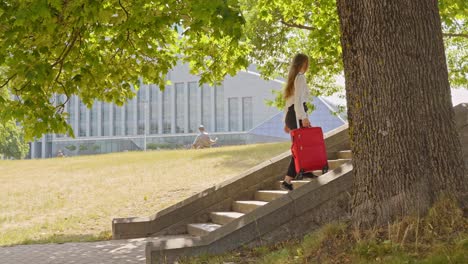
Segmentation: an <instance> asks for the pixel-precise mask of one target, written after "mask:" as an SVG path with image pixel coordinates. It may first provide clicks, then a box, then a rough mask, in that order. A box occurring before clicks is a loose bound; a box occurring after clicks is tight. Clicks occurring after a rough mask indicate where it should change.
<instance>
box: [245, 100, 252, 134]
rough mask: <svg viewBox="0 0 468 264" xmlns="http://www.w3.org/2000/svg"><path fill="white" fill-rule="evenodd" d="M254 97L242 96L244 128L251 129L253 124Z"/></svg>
mask: <svg viewBox="0 0 468 264" xmlns="http://www.w3.org/2000/svg"><path fill="white" fill-rule="evenodd" d="M252 107H253V106H252V97H244V98H242V115H243V116H242V128H243V130H250V129H252V126H253V114H252Z"/></svg>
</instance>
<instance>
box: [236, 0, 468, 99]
mask: <svg viewBox="0 0 468 264" xmlns="http://www.w3.org/2000/svg"><path fill="white" fill-rule="evenodd" d="M240 2H241V7H242V9H243V10H246V11H245V17H246V21H247V23H246V34H247V37H248V39H249V40H250V41H251V44H252V45H253V46H254V47H255V48H254V49H253V50H252V53H251V57H252V58H253V62H254V63H256V64H257V65H258V68H259V69H260V71H261V72H262V74H263V75H264V76H265V77H266V78H271V77H283V78H284V77H285V76H287V71H288V66H289V62H290V59H291V58H292V57H293V56H294V54H296V53H298V52H302V53H305V54H308V55H309V58H310V69H309V72H308V75H307V77H308V78H309V84H310V86H311V89H312V92H313V94H314V95H330V94H332V93H334V92H336V91H337V90H339V89H340V88H338V87H337V86H336V85H334V84H335V80H336V76H337V75H340V74H341V73H342V72H343V64H342V60H341V52H342V50H341V43H340V28H339V20H338V13H337V10H336V1H329V0H240ZM439 9H440V15H441V19H442V21H441V22H442V30H443V33H444V41H445V46H446V55H447V63H448V68H449V78H450V83H451V86H452V87H457V88H459V87H464V88H468V24H467V20H468V11H467V10H468V1H466V0H440V1H439ZM272 103H273V105H276V106H279V107H281V105H282V103H283V100H282V98H281V95H280V94H278V96H277V98H276V101H275V102H272Z"/></svg>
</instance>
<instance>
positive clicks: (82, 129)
mask: <svg viewBox="0 0 468 264" xmlns="http://www.w3.org/2000/svg"><path fill="white" fill-rule="evenodd" d="M79 102H80V103H79V105H80V113H79V136H80V137H86V105H85V104H84V103H83V102H82V101H81V100H79Z"/></svg>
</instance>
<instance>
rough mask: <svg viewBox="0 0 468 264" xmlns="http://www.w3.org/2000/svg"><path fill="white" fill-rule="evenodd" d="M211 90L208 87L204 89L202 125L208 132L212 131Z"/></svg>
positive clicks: (204, 86)
mask: <svg viewBox="0 0 468 264" xmlns="http://www.w3.org/2000/svg"><path fill="white" fill-rule="evenodd" d="M211 89H212V87H210V86H208V85H203V88H202V121H201V122H202V124H203V125H204V126H205V128H206V129H207V130H211Z"/></svg>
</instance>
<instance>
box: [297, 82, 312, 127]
mask: <svg viewBox="0 0 468 264" xmlns="http://www.w3.org/2000/svg"><path fill="white" fill-rule="evenodd" d="M294 89H295V90H294V111H295V112H296V118H297V119H299V120H304V119H306V118H308V115H307V113H306V111H305V110H304V103H305V102H307V100H308V98H306V97H307V96H306V94H307V93H306V92H307V89H309V88H308V87H307V82H306V79H305V76H304V75H303V74H298V75H297V76H296V80H294Z"/></svg>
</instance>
